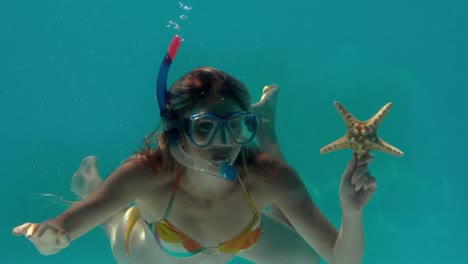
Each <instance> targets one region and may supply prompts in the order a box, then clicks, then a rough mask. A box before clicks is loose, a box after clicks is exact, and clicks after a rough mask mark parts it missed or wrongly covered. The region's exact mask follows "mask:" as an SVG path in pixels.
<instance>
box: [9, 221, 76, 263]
mask: <svg viewBox="0 0 468 264" xmlns="http://www.w3.org/2000/svg"><path fill="white" fill-rule="evenodd" d="M13 235H16V236H21V235H24V236H25V237H26V238H27V239H29V240H30V241H31V242H32V243H33V244H34V246H35V247H36V248H37V250H38V251H39V252H40V253H41V254H43V255H46V256H47V255H53V254H55V253H57V252H59V251H60V250H62V249H64V248H66V247H67V246H68V245H69V244H70V236H69V235H68V233H67V232H66V231H65V230H63V229H60V228H56V227H54V226H52V225H51V224H49V223H47V222H46V223H42V224H36V223H25V224H22V225H19V226H17V227H15V228H14V229H13Z"/></svg>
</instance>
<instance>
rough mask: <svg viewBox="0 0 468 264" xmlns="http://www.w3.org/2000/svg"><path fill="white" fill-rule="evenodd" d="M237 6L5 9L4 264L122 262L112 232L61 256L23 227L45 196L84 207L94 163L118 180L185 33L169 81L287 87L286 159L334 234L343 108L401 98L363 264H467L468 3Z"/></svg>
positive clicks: (362, 112)
mask: <svg viewBox="0 0 468 264" xmlns="http://www.w3.org/2000/svg"><path fill="white" fill-rule="evenodd" d="M227 2H228V1H213V0H206V1H186V2H183V3H184V4H186V5H188V6H191V7H192V9H191V10H183V9H181V8H180V7H179V4H178V1H175V0H170V1H169V0H164V1H140V2H136V3H133V4H129V3H127V2H123V1H118V2H117V1H109V0H104V1H89V0H84V1H74V2H72V1H56V0H50V1H21V0H19V1H15V2H13V1H9V2H6V1H4V2H3V3H2V4H0V22H1V23H0V27H1V36H2V37H1V42H0V52H1V54H0V58H1V62H0V72H1V74H0V86H1V91H0V92H1V93H0V110H1V113H2V115H1V116H2V126H1V129H0V133H1V135H0V143H1V148H2V153H1V154H0V157H1V158H0V160H1V166H0V175H1V178H0V183H1V184H0V186H1V192H0V193H1V195H2V200H3V206H4V208H3V209H2V217H1V220H0V221H1V227H2V228H1V229H0V231H1V234H0V235H1V237H2V239H1V240H0V253H1V254H0V263H8V264H10V263H48V264H54V263H70V264H71V263H114V262H113V259H112V256H111V252H110V249H109V243H108V241H107V240H106V237H105V235H104V232H103V231H102V230H100V229H96V230H93V231H92V232H90V233H89V234H87V235H86V236H84V237H82V238H80V239H79V240H77V241H75V242H74V243H73V244H72V245H71V246H70V247H69V248H67V249H66V250H64V251H62V252H61V253H60V254H57V255H54V256H49V257H44V256H42V255H40V254H38V253H37V251H36V250H35V249H34V247H33V246H32V245H31V244H30V243H29V242H28V241H26V240H25V239H22V238H17V237H13V236H12V235H11V229H12V228H13V227H14V226H15V225H17V224H20V223H23V222H25V221H33V222H38V221H43V220H45V219H48V218H51V217H54V216H56V215H57V214H58V213H59V212H61V211H62V210H63V209H64V207H63V206H61V205H57V204H52V203H51V201H50V200H47V199H44V198H40V197H38V196H37V193H55V194H58V195H61V196H63V197H64V198H68V199H74V198H75V197H74V196H73V195H72V194H71V192H70V190H69V188H70V179H71V176H72V174H73V172H74V171H75V170H76V168H77V167H78V165H79V163H80V161H81V159H82V158H83V157H85V156H86V155H96V156H98V157H99V159H100V168H101V173H102V175H107V174H108V173H110V172H111V171H112V170H113V169H114V168H116V166H118V164H119V162H120V161H122V160H123V159H125V158H126V157H128V156H129V155H130V154H131V153H132V152H133V151H135V150H136V149H137V148H138V147H139V146H140V143H141V140H142V139H143V137H144V136H145V135H146V134H147V133H149V132H150V131H151V130H153V129H154V127H155V126H156V125H157V124H158V122H159V120H158V113H157V111H156V103H155V101H154V96H155V92H154V86H155V77H156V72H157V69H158V67H159V63H160V62H161V60H162V58H163V56H164V52H165V50H166V48H167V45H168V44H169V42H170V40H171V39H172V36H173V35H174V34H181V35H182V36H183V37H184V38H185V41H184V43H183V44H182V45H183V46H182V48H181V49H180V51H179V54H178V55H177V59H176V62H175V63H174V65H173V68H172V69H171V72H170V80H175V79H176V78H177V77H178V76H180V75H181V74H183V73H185V72H187V71H189V70H190V69H192V68H193V67H196V66H199V65H211V66H215V67H219V68H221V69H223V70H226V71H228V72H230V73H232V74H234V75H235V76H238V77H239V78H241V80H243V81H244V82H245V83H246V84H247V85H248V86H249V88H250V90H251V92H252V95H253V98H254V99H258V98H259V95H260V94H261V89H262V87H263V86H264V85H266V84H272V83H276V84H279V85H280V89H281V91H280V98H279V103H278V117H277V118H278V121H277V122H278V123H277V130H278V136H279V140H280V143H281V145H282V149H283V151H284V152H285V155H286V158H287V160H288V161H289V162H290V164H291V165H292V166H294V167H295V168H296V169H297V170H298V172H299V173H300V174H301V177H302V178H303V179H304V181H305V183H306V185H307V186H308V188H309V190H310V191H311V193H312V195H313V198H314V200H315V201H316V202H317V204H318V205H319V206H320V208H321V209H322V210H323V211H324V213H325V214H326V215H327V216H328V217H329V218H330V220H331V221H332V222H333V223H334V224H335V225H336V226H338V225H339V222H340V214H341V212H340V208H339V202H338V184H339V179H340V175H341V173H342V172H343V170H344V168H345V166H346V164H347V162H348V161H349V159H350V158H351V151H350V150H343V151H339V152H334V153H332V154H328V155H320V154H319V151H318V150H319V149H320V147H322V146H324V145H325V144H328V143H329V142H331V141H332V140H335V139H336V138H338V137H340V136H342V135H343V134H344V133H345V129H346V127H345V125H344V123H343V121H342V120H341V117H340V116H339V114H338V113H337V112H336V110H335V109H334V107H333V101H335V100H339V101H340V102H342V103H343V104H344V105H345V106H346V107H347V108H348V109H349V110H350V111H351V112H352V113H353V114H354V115H355V116H356V117H357V118H359V119H361V120H366V119H367V118H369V117H371V116H372V115H373V114H374V113H375V112H376V111H377V110H379V109H380V107H382V106H383V105H384V104H385V103H387V102H392V103H393V108H392V110H391V111H390V113H389V115H388V116H387V118H386V120H385V121H384V122H383V123H382V125H381V127H380V129H379V135H380V136H381V137H382V138H383V139H385V140H386V141H387V142H389V143H390V144H393V145H395V146H396V147H398V148H400V149H401V150H402V151H404V152H405V156H404V157H403V158H397V157H393V156H390V155H387V154H383V153H378V152H376V153H374V154H375V156H376V159H375V161H374V163H373V164H372V165H371V171H372V173H373V175H375V176H376V178H377V181H378V184H379V189H378V191H377V193H376V194H375V196H374V197H373V199H372V201H371V202H370V204H369V205H368V206H367V208H366V210H365V232H366V234H365V236H366V252H365V259H364V263H428V264H431V263H462V262H466V254H464V250H465V248H466V245H467V244H468V243H467V242H468V241H467V240H468V239H467V234H468V230H467V227H466V222H467V216H466V215H467V213H466V212H467V207H466V204H465V203H464V198H465V194H464V191H465V188H466V186H467V183H468V180H467V178H466V176H467V175H468V170H467V168H466V164H467V162H468V156H467V154H466V150H465V148H466V146H468V136H467V135H468V129H467V127H468V119H467V118H466V117H465V115H466V114H467V113H468V111H467V110H466V96H467V95H468V93H467V91H466V88H467V87H468V75H467V74H466V72H467V70H468V50H467V48H466V47H467V46H468V37H467V36H468V30H467V25H468V17H467V16H466V10H467V8H468V6H467V4H466V3H465V2H464V1H459V0H458V1H456V0H448V1H445V3H440V2H439V1H402V0H396V1H387V2H382V1H380V2H377V1H291V2H285V3H278V2H274V1H271V2H268V1H247V0H239V1H229V2H232V4H228V3H227ZM180 15H186V16H187V17H188V18H187V19H185V20H181V19H180V18H179V16H180ZM170 20H174V21H176V22H178V23H180V26H181V29H180V30H176V29H174V28H167V27H166V25H168V21H170ZM465 199H466V198H465ZM463 260H464V261H463ZM233 263H245V262H242V261H240V260H236V261H235V262H233Z"/></svg>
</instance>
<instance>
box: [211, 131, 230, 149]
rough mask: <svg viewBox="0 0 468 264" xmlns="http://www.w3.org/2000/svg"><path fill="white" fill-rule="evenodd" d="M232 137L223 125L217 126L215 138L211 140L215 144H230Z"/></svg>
mask: <svg viewBox="0 0 468 264" xmlns="http://www.w3.org/2000/svg"><path fill="white" fill-rule="evenodd" d="M232 140H233V139H232V138H231V137H230V136H229V133H228V131H227V128H226V127H225V126H222V127H220V128H219V130H218V132H217V133H216V135H215V138H214V140H213V143H214V145H217V146H223V147H227V146H232V144H231V142H232Z"/></svg>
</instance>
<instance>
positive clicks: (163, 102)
mask: <svg viewBox="0 0 468 264" xmlns="http://www.w3.org/2000/svg"><path fill="white" fill-rule="evenodd" d="M181 41H182V38H181V37H179V36H178V35H175V36H174V38H173V39H172V42H171V45H170V46H169V48H168V49H167V52H166V56H164V59H163V61H162V63H161V67H160V68H159V73H158V81H157V86H156V94H157V98H158V105H159V115H160V116H161V117H162V118H163V119H166V118H167V99H168V98H167V75H168V73H169V68H170V67H171V64H172V62H173V61H174V59H175V56H176V55H177V51H178V50H179V47H180V43H181Z"/></svg>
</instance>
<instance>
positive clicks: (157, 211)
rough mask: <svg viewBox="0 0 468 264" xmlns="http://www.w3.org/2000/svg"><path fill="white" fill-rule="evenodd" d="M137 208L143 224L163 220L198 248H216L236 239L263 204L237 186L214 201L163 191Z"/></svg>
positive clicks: (255, 196) (251, 188)
mask: <svg viewBox="0 0 468 264" xmlns="http://www.w3.org/2000/svg"><path fill="white" fill-rule="evenodd" d="M247 189H250V190H247ZM138 205H139V207H140V210H141V212H142V215H143V218H145V220H146V221H148V222H151V223H156V222H158V221H160V220H162V219H165V220H167V221H169V222H170V223H171V224H172V225H173V226H175V227H176V228H177V229H178V230H179V231H181V232H183V233H184V234H185V235H188V236H189V237H191V238H193V239H194V240H196V241H197V242H199V243H200V244H202V245H205V246H217V245H219V244H220V243H222V242H224V241H228V240H230V239H232V238H233V237H235V236H237V235H239V233H241V232H242V231H243V230H244V229H245V228H246V227H247V226H248V225H249V224H250V223H251V222H252V221H253V219H254V215H255V213H256V212H260V211H261V210H263V208H264V207H265V202H264V201H262V199H261V195H259V194H258V193H257V192H256V191H255V188H253V187H252V186H249V185H246V190H244V189H243V188H242V186H237V187H236V188H234V189H233V190H231V191H230V192H229V193H228V194H226V195H224V196H221V197H216V198H211V197H203V198H201V197H194V196H192V195H190V193H189V192H186V191H184V190H183V189H178V190H177V191H176V192H175V195H174V193H173V192H172V188H164V189H163V190H161V191H160V192H158V194H156V193H155V194H154V196H151V198H150V199H149V200H145V201H141V202H139V203H138Z"/></svg>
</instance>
